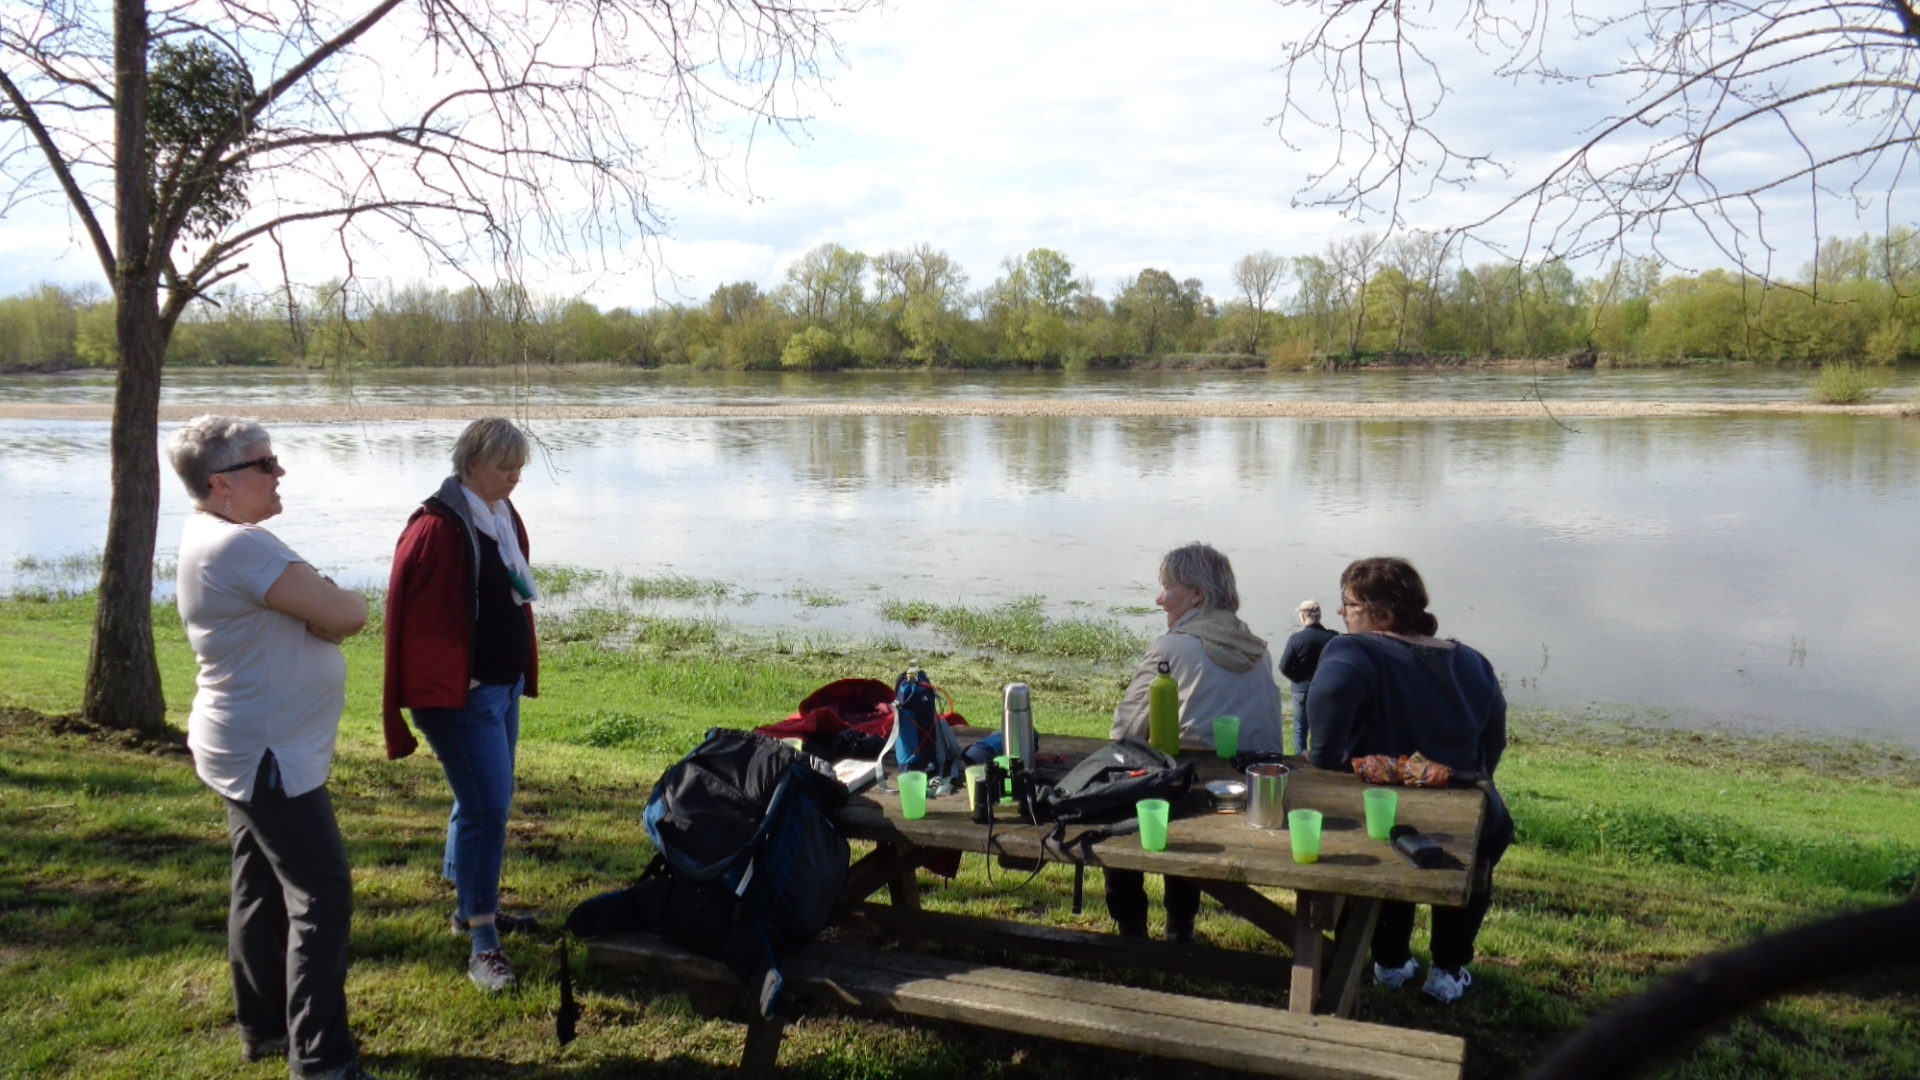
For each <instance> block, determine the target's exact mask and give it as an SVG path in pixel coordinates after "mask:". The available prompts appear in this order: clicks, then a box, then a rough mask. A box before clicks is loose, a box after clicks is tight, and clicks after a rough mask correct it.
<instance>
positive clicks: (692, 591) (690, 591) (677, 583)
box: [627, 574, 745, 603]
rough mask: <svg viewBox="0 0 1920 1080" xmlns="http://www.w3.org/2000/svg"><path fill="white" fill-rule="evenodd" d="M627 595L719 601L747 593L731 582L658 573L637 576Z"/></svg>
mask: <svg viewBox="0 0 1920 1080" xmlns="http://www.w3.org/2000/svg"><path fill="white" fill-rule="evenodd" d="M627 595H629V596H631V597H633V598H634V599H635V600H705V601H709V602H716V603H717V602H719V601H721V600H726V599H728V598H730V597H744V595H745V594H743V593H741V591H740V590H739V589H738V588H736V587H735V586H734V585H733V584H731V583H730V582H725V581H716V580H714V579H712V578H697V577H688V576H687V575H685V574H658V575H654V576H651V577H637V578H634V579H633V580H632V581H630V582H628V583H627Z"/></svg>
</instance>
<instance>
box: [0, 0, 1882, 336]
mask: <svg viewBox="0 0 1920 1080" xmlns="http://www.w3.org/2000/svg"><path fill="white" fill-rule="evenodd" d="M1301 29H1302V24H1301V22H1300V16H1299V15H1298V14H1297V13H1294V12H1290V11H1289V10H1287V9H1284V8H1282V7H1280V6H1278V5H1276V4H1274V3H1272V2H1270V0H1212V2H1209V3H1205V4H1197V5H1167V4H1164V3H1150V2H1135V0H1109V2H1104V3H1079V2H1075V3H1067V2H1056V3H1046V4H1035V3H1031V2H1030V0H1029V2H1025V3H1021V2H1002V0H964V2H962V0H900V2H898V3H896V4H894V5H893V6H891V7H889V8H886V9H882V10H880V11H877V12H874V13H871V14H868V15H866V16H863V17H861V18H859V19H858V20H856V21H854V22H852V23H849V24H846V25H844V26H843V27H842V30H841V35H840V36H841V40H842V43H843V46H844V50H845V64H844V66H842V67H841V68H839V69H838V70H837V71H836V72H835V74H834V76H833V78H832V79H831V81H830V82H829V83H828V84H827V86H826V88H825V90H824V91H823V92H820V93H816V94H813V95H812V96H811V98H810V100H809V108H810V112H811V114H812V119H811V120H810V121H809V123H808V124H807V129H806V131H805V133H804V134H802V135H800V136H799V137H798V138H796V139H795V140H794V141H791V142H787V141H784V140H781V139H779V138H777V137H775V138H771V139H769V138H764V137H763V138H762V139H761V140H760V141H758V142H757V144H756V145H755V147H754V150H753V153H752V156H751V159H750V164H749V166H748V169H747V172H746V183H745V184H737V185H734V187H733V190H730V191H720V190H687V189H667V190H662V191H659V192H657V193H656V195H657V196H658V198H659V200H660V204H661V207H662V209H664V211H665V212H666V214H667V215H668V217H669V219H670V223H671V232H670V235H669V236H668V237H667V238H665V239H664V240H663V241H662V242H661V243H660V244H659V245H658V246H657V248H656V249H655V254H657V255H658V256H660V257H661V258H662V259H663V260H664V264H665V269H666V270H667V271H669V272H670V273H669V276H661V275H658V274H656V273H653V272H650V271H648V270H635V271H632V272H627V273H619V272H604V271H601V272H595V273H592V274H590V275H572V274H569V273H567V272H563V271H545V272H541V271H537V270H536V271H535V272H534V273H533V274H532V275H531V281H532V283H533V284H534V285H535V287H536V288H540V289H544V290H548V291H552V292H561V293H581V294H585V295H587V296H588V297H589V298H591V299H593V300H594V301H595V302H597V303H599V304H601V305H602V306H615V305H623V304H624V305H629V306H635V307H644V306H648V305H650V304H651V303H653V302H654V300H655V297H656V296H658V297H660V298H661V299H667V300H676V299H701V298H704V297H705V296H706V295H707V294H708V293H710V292H711V291H712V290H713V289H714V288H715V287H716V286H718V285H721V284H725V283H728V282H733V281H741V280H746V281H753V282H757V283H759V284H761V285H762V286H769V287H770V286H772V285H774V284H776V283H778V281H779V280H780V278H781V275H782V273H783V271H784V268H785V267H786V266H787V264H788V263H790V262H791V261H792V260H793V259H795V258H796V257H797V256H799V255H800V254H801V253H802V252H804V251H806V250H807V249H809V248H811V247H814V246H815V245H818V244H821V243H826V242H830V241H831V242H837V243H840V244H843V245H845V246H847V247H850V248H855V249H858V250H863V251H867V252H873V253H877V252H880V251H883V250H886V249H888V248H894V247H904V246H907V245H910V244H914V243H919V242H922V241H924V242H928V243H931V244H932V245H934V246H935V247H937V248H942V249H945V250H946V251H948V252H949V253H951V254H952V255H953V256H954V257H955V258H956V259H958V261H959V262H960V263H961V265H962V266H963V267H965V269H966V270H967V272H968V274H969V275H970V278H971V281H972V284H973V286H974V287H979V286H982V285H985V284H987V283H988V282H990V281H991V280H992V279H993V278H994V277H995V276H997V274H998V272H999V270H998V267H999V263H1000V260H1001V259H1002V258H1003V257H1005V256H1007V255H1010V254H1015V253H1019V252H1024V251H1026V250H1028V249H1031V248H1035V247H1049V248H1054V249H1057V250H1059V251H1061V252H1064V253H1065V254H1066V255H1067V256H1068V258H1070V259H1071V260H1072V261H1073V263H1074V266H1075V268H1076V270H1077V271H1079V272H1080V273H1084V274H1089V275H1091V276H1092V277H1093V278H1094V280H1095V285H1096V289H1097V290H1098V291H1099V292H1101V293H1103V294H1110V293H1111V292H1112V291H1113V288H1114V286H1115V284H1116V282H1118V281H1119V280H1120V279H1121V278H1122V277H1124V276H1127V275H1132V274H1136V273H1138V272H1139V271H1140V270H1141V269H1142V268H1145V267H1158V268H1162V269H1166V270H1169V271H1171V272H1172V273H1173V274H1174V276H1176V277H1179V278H1185V277H1190V276H1191V277H1198V278H1200V279H1201V280H1202V281H1203V282H1204V283H1205V285H1206V287H1207V290H1208V291H1209V292H1210V293H1213V294H1215V295H1219V296H1225V295H1228V294H1229V293H1230V291H1231V286H1230V283H1229V280H1228V268H1229V267H1230V266H1231V264H1232V263H1233V262H1234V260H1236V259H1238V258H1239V257H1241V256H1242V255H1245V254H1248V253H1250V252H1254V251H1259V250H1261V249H1269V250H1272V251H1274V252H1276V253H1279V254H1282V255H1297V254H1306V253H1309V252H1312V251H1315V250H1317V249H1319V248H1321V247H1323V246H1324V245H1326V244H1327V243H1328V242H1329V241H1330V240H1334V239H1337V238H1339V237H1342V236H1347V235H1350V234H1354V233H1357V232H1360V231H1363V230H1365V229H1367V228H1369V227H1371V228H1378V223H1377V222H1373V223H1355V222H1352V221H1348V220H1343V219H1342V218H1341V217H1340V216H1339V215H1338V214H1336V213H1335V212H1333V211H1332V210H1329V209H1324V208H1316V207H1309V206H1303V205H1299V202H1298V199H1297V196H1299V194H1300V192H1301V190H1302V188H1303V186H1304V185H1305V184H1306V183H1307V180H1308V176H1309V174H1310V173H1311V172H1312V171H1313V170H1314V169H1316V168H1324V167H1325V166H1326V165H1327V163H1328V161H1330V160H1331V153H1332V151H1331V144H1330V143H1329V141H1328V138H1329V137H1328V136H1327V135H1325V134H1323V133H1317V132H1314V131H1312V130H1311V129H1293V130H1291V131H1290V134H1291V135H1293V136H1295V138H1296V142H1297V146H1296V147H1294V148H1290V147H1289V146H1288V145H1286V144H1285V143H1283V142H1282V140H1281V139H1280V138H1279V137H1278V136H1277V135H1276V133H1275V131H1274V129H1273V127H1272V126H1271V124H1270V123H1269V120H1270V118H1271V117H1272V116H1273V115H1274V114H1275V113H1276V112H1277V111H1279V109H1280V106H1281V102H1282V99H1283V90H1284V83H1283V80H1282V75H1281V73H1280V72H1279V70H1278V69H1277V65H1278V64H1279V61H1280V59H1281V56H1282V48H1283V45H1284V43H1285V42H1286V41H1288V40H1289V39H1290V38H1291V37H1293V36H1294V35H1296V34H1298V33H1299V32H1300V31H1301ZM1603 44H1604V43H1594V44H1593V45H1592V46H1591V48H1600V47H1601V46H1602V45H1603ZM1571 47H1572V46H1571V45H1569V48H1571ZM1435 49H1436V51H1435V53H1434V55H1435V58H1436V59H1437V60H1438V61H1439V62H1440V63H1441V64H1442V65H1443V66H1444V67H1445V69H1446V71H1447V74H1448V79H1449V83H1450V85H1451V87H1452V89H1453V91H1454V93H1453V97H1452V98H1450V100H1449V104H1448V112H1447V113H1446V114H1445V119H1446V121H1447V122H1448V123H1449V124H1450V125H1451V128H1450V130H1451V131H1453V132H1454V133H1455V134H1457V135H1458V136H1459V137H1461V138H1464V139H1469V140H1473V141H1476V142H1477V143H1479V144H1481V145H1483V146H1484V148H1485V149H1487V150H1490V151H1492V152H1493V153H1494V154H1495V155H1496V156H1497V157H1499V158H1501V159H1503V160H1505V161H1508V162H1510V163H1512V164H1513V165H1515V166H1516V169H1517V174H1518V175H1521V176H1528V175H1532V173H1531V172H1530V171H1529V170H1533V171H1537V170H1538V168H1539V167H1540V165H1541V163H1543V162H1546V161H1550V160H1552V159H1553V158H1554V156H1555V155H1556V154H1557V153H1558V152H1560V151H1562V150H1564V148H1566V147H1567V146H1570V145H1572V144H1573V143H1574V142H1575V141H1576V140H1577V139H1578V138H1579V136H1580V134H1581V131H1582V128H1583V127H1584V126H1585V125H1588V124H1591V123H1592V122H1594V121H1595V120H1597V119H1598V118H1599V117H1600V116H1602V115H1604V104H1605V102H1606V100H1607V95H1608V93H1609V92H1610V91H1609V90H1608V89H1607V88H1604V87H1603V88H1595V87H1591V86H1563V87H1549V86H1541V85H1539V84H1537V83H1515V82H1513V81H1502V80H1499V79H1496V78H1493V77H1491V69H1492V68H1493V66H1494V64H1493V61H1492V60H1490V59H1489V58H1488V57H1486V56H1485V55H1484V54H1481V53H1478V52H1475V51H1474V50H1473V49H1471V48H1470V47H1468V46H1466V45H1465V43H1464V42H1462V41H1460V40H1458V39H1454V40H1448V39H1447V38H1446V37H1445V35H1442V36H1441V37H1440V38H1438V39H1436V46H1435ZM1589 59H1591V58H1589ZM1736 149H1737V150H1739V151H1740V152H1742V153H1744V154H1746V155H1747V156H1748V157H1750V158H1751V159H1752V163H1753V164H1754V166H1755V167H1766V166H1767V165H1768V163H1769V160H1770V158H1772V157H1773V155H1774V154H1775V152H1776V148H1774V147H1771V146H1769V145H1768V144H1767V142H1766V139H1765V138H1764V133H1762V134H1761V135H1759V136H1757V137H1756V141H1754V142H1752V143H1749V144H1746V145H1743V146H1741V147H1738V148H1736ZM1501 190H1502V186H1501V182H1500V181H1499V180H1498V179H1497V178H1492V179H1489V180H1488V181H1487V182H1486V183H1484V184H1482V185H1478V186H1476V187H1473V188H1470V189H1468V190H1467V191H1464V192H1461V191H1453V190H1450V189H1442V190H1440V191H1438V192H1436V193H1435V194H1434V195H1432V196H1431V197H1430V198H1428V199H1427V200H1426V201H1424V202H1422V203H1420V204H1418V205H1417V206H1415V207H1413V208H1412V209H1411V210H1410V211H1409V214H1408V217H1409V219H1410V220H1411V222H1412V223H1413V224H1415V225H1419V226H1423V227H1428V228H1435V229H1438V228H1446V227H1450V226H1456V225H1459V224H1461V223H1463V222H1466V221H1471V220H1473V219H1475V218H1478V217H1480V216H1483V215H1484V214H1485V213H1486V211H1487V210H1488V209H1489V208H1490V207H1491V206H1492V205H1494V204H1495V203H1497V202H1498V200H1499V198H1500V192H1501ZM1773 214H1774V216H1773V217H1771V218H1770V220H1769V228H1770V231H1771V233H1772V234H1773V236H1774V237H1775V239H1776V242H1779V243H1780V244H1781V246H1782V248H1783V250H1785V251H1787V252H1788V253H1789V254H1788V257H1787V258H1786V260H1785V265H1786V266H1789V267H1797V266H1798V265H1799V263H1800V262H1802V261H1804V259H1805V257H1806V252H1805V250H1803V249H1801V248H1799V247H1798V246H1797V243H1796V242H1797V240H1798V238H1800V237H1810V236H1812V235H1813V227H1812V220H1811V218H1810V216H1809V212H1808V210H1807V208H1806V205H1805V199H1804V197H1796V198H1788V199H1784V200H1783V201H1782V203H1781V205H1780V207H1779V208H1778V209H1776V210H1775V211H1773ZM1880 226H1881V219H1880V218H1879V217H1877V216H1875V215H1874V214H1872V213H1867V214H1865V215H1863V216H1861V217H1859V218H1857V219H1855V218H1853V217H1852V216H1851V215H1843V216H1842V218H1841V219H1839V220H1836V219H1835V217H1834V216H1833V214H1832V213H1829V215H1828V217H1827V218H1826V219H1825V220H1824V221H1823V222H1822V227H1823V228H1824V229H1825V230H1826V231H1827V232H1829V233H1845V234H1851V233H1858V232H1863V231H1869V230H1873V231H1878V229H1879V228H1880ZM1517 227H1518V225H1517V223H1516V224H1515V225H1514V226H1510V227H1509V226H1502V227H1497V228H1496V229H1494V230H1493V231H1491V232H1490V233H1489V235H1490V236H1492V237H1494V238H1496V239H1503V238H1504V239H1512V238H1514V237H1515V236H1517V233H1516V232H1515V231H1513V230H1514V229H1517ZM1503 229H1504V230H1505V231H1502V230H1503ZM1666 251H1667V252H1668V254H1670V255H1672V256H1674V257H1676V258H1678V259H1679V260H1681V261H1682V262H1690V263H1692V264H1694V265H1695V266H1710V265H1718V264H1723V263H1724V262H1725V259H1724V258H1723V257H1721V256H1719V255H1718V254H1717V253H1716V252H1714V251H1713V249H1712V248H1711V247H1710V246H1709V245H1708V244H1707V243H1706V242H1705V240H1704V238H1702V237H1691V238H1690V237H1688V236H1686V235H1684V230H1683V231H1680V232H1675V233H1674V234H1672V235H1671V236H1669V238H1668V240H1667V242H1666ZM292 258H293V262H294V266H293V272H294V275H295V276H296V278H302V279H306V280H310V281H318V280H321V279H324V278H325V277H328V276H330V275H331V274H334V273H337V272H338V266H337V265H335V264H333V263H332V262H330V261H329V259H330V257H329V256H327V255H325V254H324V253H323V252H322V250H321V249H320V248H319V247H318V246H317V245H316V246H315V247H313V248H311V249H306V248H301V249H298V250H295V251H294V252H293V253H292ZM615 261H616V263H617V262H619V260H615ZM357 269H358V271H359V272H360V273H361V274H362V275H363V276H368V277H373V278H381V277H385V278H388V279H391V280H394V281H406V280H411V279H418V278H423V277H426V276H428V274H429V273H430V267H429V266H428V265H427V264H426V263H425V262H423V261H421V260H420V259H419V258H418V257H417V255H416V254H415V253H413V252H412V251H411V249H410V248H407V247H405V246H404V245H399V244H395V245H383V246H382V247H381V248H379V249H378V250H375V251H370V252H367V253H366V254H365V256H363V257H362V258H361V259H360V260H359V262H358V265H357ZM442 273H444V272H442ZM97 277H98V270H97V266H96V265H94V264H92V263H91V261H90V258H89V257H88V255H87V252H86V251H85V250H83V249H82V248H81V246H80V245H79V244H78V243H77V242H76V234H75V233H74V230H72V229H71V227H70V226H69V224H68V223H67V222H66V221H65V219H64V216H63V215H61V214H59V213H58V212H56V211H46V210H42V211H39V212H36V213H28V212H22V211H16V212H14V213H11V214H10V215H9V216H8V217H7V218H6V220H5V221H4V222H0V291H4V292H12V291H16V290H18V289H21V288H24V287H26V286H28V285H31V284H32V283H34V282H38V281H45V280H51V281H59V282H80V281H86V280H93V279H97ZM439 280H446V281H447V282H448V283H449V284H458V281H457V280H456V279H453V278H451V277H443V278H439Z"/></svg>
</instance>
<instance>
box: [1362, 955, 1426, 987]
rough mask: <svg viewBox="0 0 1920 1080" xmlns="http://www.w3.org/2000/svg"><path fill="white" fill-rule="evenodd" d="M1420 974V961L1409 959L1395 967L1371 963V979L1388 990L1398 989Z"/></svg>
mask: <svg viewBox="0 0 1920 1080" xmlns="http://www.w3.org/2000/svg"><path fill="white" fill-rule="evenodd" d="M1418 974H1420V961H1418V960H1409V961H1407V962H1406V963H1405V964H1403V965H1401V966H1400V967H1397V968H1384V967H1381V966H1380V965H1379V964H1375V965H1373V981H1374V982H1376V983H1379V984H1380V985H1381V986H1384V987H1386V988H1387V989H1389V990H1398V989H1400V988H1401V987H1403V986H1405V985H1407V984H1408V983H1410V982H1412V981H1413V977H1414V976H1416V975H1418Z"/></svg>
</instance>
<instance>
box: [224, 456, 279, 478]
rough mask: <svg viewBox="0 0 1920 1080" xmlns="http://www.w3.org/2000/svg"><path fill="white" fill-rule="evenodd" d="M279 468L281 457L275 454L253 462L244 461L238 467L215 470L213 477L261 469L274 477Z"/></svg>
mask: <svg viewBox="0 0 1920 1080" xmlns="http://www.w3.org/2000/svg"><path fill="white" fill-rule="evenodd" d="M279 467H280V458H279V456H278V455H275V454H268V455H267V456H266V457H257V458H254V459H253V460H252V461H243V462H241V463H240V464H238V465H229V466H227V467H226V468H224V469H215V470H213V475H215V476H219V475H220V474H221V473H230V472H239V471H240V470H241V469H259V470H260V471H261V472H263V473H266V474H267V475H268V476H272V475H273V471H274V470H275V469H278V468H279Z"/></svg>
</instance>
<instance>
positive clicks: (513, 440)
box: [453, 416, 527, 476]
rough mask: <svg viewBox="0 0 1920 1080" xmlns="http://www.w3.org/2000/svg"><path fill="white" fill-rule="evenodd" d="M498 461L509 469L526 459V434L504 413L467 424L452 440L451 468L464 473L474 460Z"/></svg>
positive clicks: (520, 464)
mask: <svg viewBox="0 0 1920 1080" xmlns="http://www.w3.org/2000/svg"><path fill="white" fill-rule="evenodd" d="M493 462H499V463H500V464H502V465H505V466H506V467H507V468H509V469H514V468H519V467H520V466H522V465H525V464H526V463H527V435H526V432H524V431H521V430H520V429H519V427H517V426H516V425H515V424H514V422H513V421H511V420H509V419H507V418H506V417H504V416H488V417H485V418H483V419H479V420H475V421H474V422H473V423H471V424H468V425H467V430H465V431H463V432H461V433H460V438H458V439H456V440H455V441H454V444H453V472H454V475H455V476H465V475H466V474H467V467H468V466H469V465H473V464H475V463H479V464H490V463H493Z"/></svg>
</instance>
